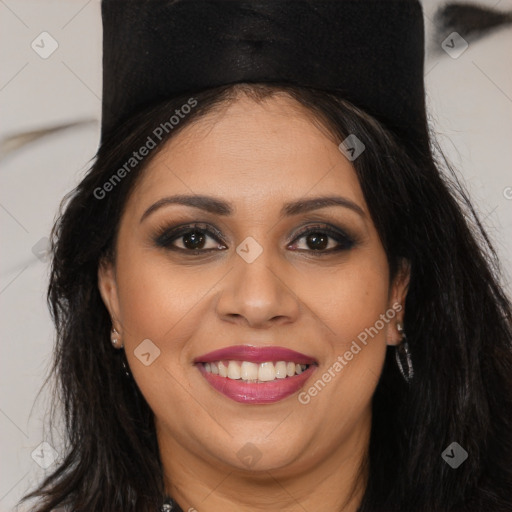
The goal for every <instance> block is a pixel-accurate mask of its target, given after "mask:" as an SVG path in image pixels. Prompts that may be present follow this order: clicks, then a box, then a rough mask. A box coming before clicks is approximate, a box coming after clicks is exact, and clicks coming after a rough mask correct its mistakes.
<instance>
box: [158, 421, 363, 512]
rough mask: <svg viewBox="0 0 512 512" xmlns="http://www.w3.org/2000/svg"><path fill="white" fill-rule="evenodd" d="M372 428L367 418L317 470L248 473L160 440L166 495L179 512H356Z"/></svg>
mask: <svg viewBox="0 0 512 512" xmlns="http://www.w3.org/2000/svg"><path fill="white" fill-rule="evenodd" d="M370 428H371V414H370V415H367V416H366V417H365V418H364V419H363V421H362V423H360V424H358V425H356V426H355V428H354V429H353V431H352V432H351V434H350V435H349V436H348V437H347V438H345V439H344V441H343V443H341V444H340V445H339V446H337V447H336V448H335V449H333V450H331V451H330V452H329V454H328V455H326V456H323V457H319V460H318V461H316V463H315V464H311V463H306V464H300V465H299V464H296V463H294V464H292V465H293V467H294V469H293V470H292V469H290V468H291V466H292V465H288V466H287V467H285V468H279V469H269V470H264V471H250V472H249V471H242V470H239V469H237V468H233V467H232V466H227V465H222V464H220V463H218V462H216V461H213V463H212V462H210V461H205V459H203V458H200V457H198V456H197V455H196V454H192V453H190V452H189V451H188V450H185V449H184V448H183V447H182V446H181V445H180V444H178V443H176V442H174V441H173V440H172V438H171V437H170V436H162V435H160V436H159V445H160V450H161V458H162V463H163V468H164V474H165V483H166V490H167V493H168V495H169V496H171V497H172V498H173V499H174V500H175V501H176V502H177V503H178V504H179V505H180V507H181V508H182V510H183V511H197V512H235V511H236V512H254V511H259V510H262V511H263V510H265V511H268V510H269V508H272V509H274V510H275V509H278V510H280V511H283V512H292V511H293V512H296V511H298V510H315V512H333V511H336V512H357V510H358V507H359V506H360V504H361V500H362V497H363V495H364V491H365V488H366V482H367V476H368V471H367V469H368V468H367V467H366V466H365V464H364V461H365V455H366V453H367V449H368V445H369V439H370ZM164 439H165V440H164ZM171 454H172V455H171Z"/></svg>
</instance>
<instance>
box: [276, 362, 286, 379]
mask: <svg viewBox="0 0 512 512" xmlns="http://www.w3.org/2000/svg"><path fill="white" fill-rule="evenodd" d="M275 369H276V379H285V378H286V362H285V361H278V362H277V363H276V364H275Z"/></svg>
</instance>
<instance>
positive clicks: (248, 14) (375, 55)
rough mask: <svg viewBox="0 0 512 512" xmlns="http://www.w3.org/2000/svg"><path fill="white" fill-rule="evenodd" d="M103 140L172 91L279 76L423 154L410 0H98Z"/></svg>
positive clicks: (417, 25) (416, 33) (418, 57)
mask: <svg viewBox="0 0 512 512" xmlns="http://www.w3.org/2000/svg"><path fill="white" fill-rule="evenodd" d="M102 18H103V115H102V132H101V135H102V140H104V139H105V138H106V137H108V136H109V135H111V134H113V133H114V132H115V130H116V128H118V127H119V126H120V125H121V124H122V123H123V122H124V121H125V120H126V119H128V118H129V117H130V116H132V115H133V114H135V113H137V112H138V111H140V110H142V109H145V108H147V107H149V106H150V105H152V104H154V103H157V102H159V101H163V100H165V99H169V98H171V97H172V96H176V95H181V94H186V93H187V92H197V91H200V90H202V89H208V88H211V87H216V86H220V85H225V84H231V83H238V82H280V83H283V82H284V83H290V84H295V85H299V86H309V87H314V88H317V89H322V90H326V91H330V92H334V93H335V94H337V95H339V96H340V97H343V98H345V99H347V100H349V101H351V102H352V103H354V104H355V105H356V106H358V107H360V108H362V109H364V110H365V111H366V112H368V113H369V114H371V115H373V116H374V117H376V118H377V119H378V120H379V121H381V122H382V123H384V125H385V126H387V127H388V128H389V129H391V130H392V131H393V132H394V133H395V134H396V135H398V136H399V137H400V138H401V139H402V141H403V142H404V143H405V144H406V146H408V147H409V149H412V150H413V151H415V152H416V151H418V152H419V154H423V155H425V154H426V153H428V152H429V150H428V147H429V142H428V130H427V122H426V113H425V90H424V79H423V63H424V46H425V43H424V24H423V13H422V8H421V4H420V3H419V1H417V0H128V1H127V0H103V2H102Z"/></svg>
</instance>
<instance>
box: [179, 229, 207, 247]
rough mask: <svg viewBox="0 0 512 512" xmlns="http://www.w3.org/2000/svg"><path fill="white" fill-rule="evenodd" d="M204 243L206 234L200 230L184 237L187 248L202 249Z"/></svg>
mask: <svg viewBox="0 0 512 512" xmlns="http://www.w3.org/2000/svg"><path fill="white" fill-rule="evenodd" d="M189 241H190V243H189ZM203 244H204V236H203V234H202V233H200V232H199V231H192V232H191V233H188V234H186V235H184V237H183V245H185V247H186V248H187V249H200V248H201V247H202V246H203Z"/></svg>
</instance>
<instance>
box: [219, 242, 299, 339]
mask: <svg viewBox="0 0 512 512" xmlns="http://www.w3.org/2000/svg"><path fill="white" fill-rule="evenodd" d="M271 259H272V258H271V257H270V251H268V250H263V252H262V253H261V254H260V255H259V256H258V257H257V258H256V259H255V260H254V261H252V262H250V263H249V262H248V261H245V260H244V259H243V258H242V257H240V256H239V255H238V254H235V255H234V267H233V268H232V270H231V271H230V272H229V274H228V275H227V276H226V279H225V280H224V281H223V284H224V287H223V289H222V292H221V294H220V297H219V299H218V301H217V313H218V315H219V316H220V318H222V319H223V320H225V321H229V322H231V323H233V322H235V323H240V324H244V325H247V326H250V327H253V328H259V329H265V328H269V327H271V326H273V325H283V324H286V323H291V322H295V321H296V320H297V318H298V316H299V314H300V310H301V308H300V304H301V303H300V300H299V298H298V296H297V294H296V292H295V290H294V289H293V284H291V283H290V282H289V281H290V279H287V277H289V276H290V268H289V265H288V264H287V263H286V262H283V261H279V262H278V261H276V258H274V261H273V262H272V261H271Z"/></svg>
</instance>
